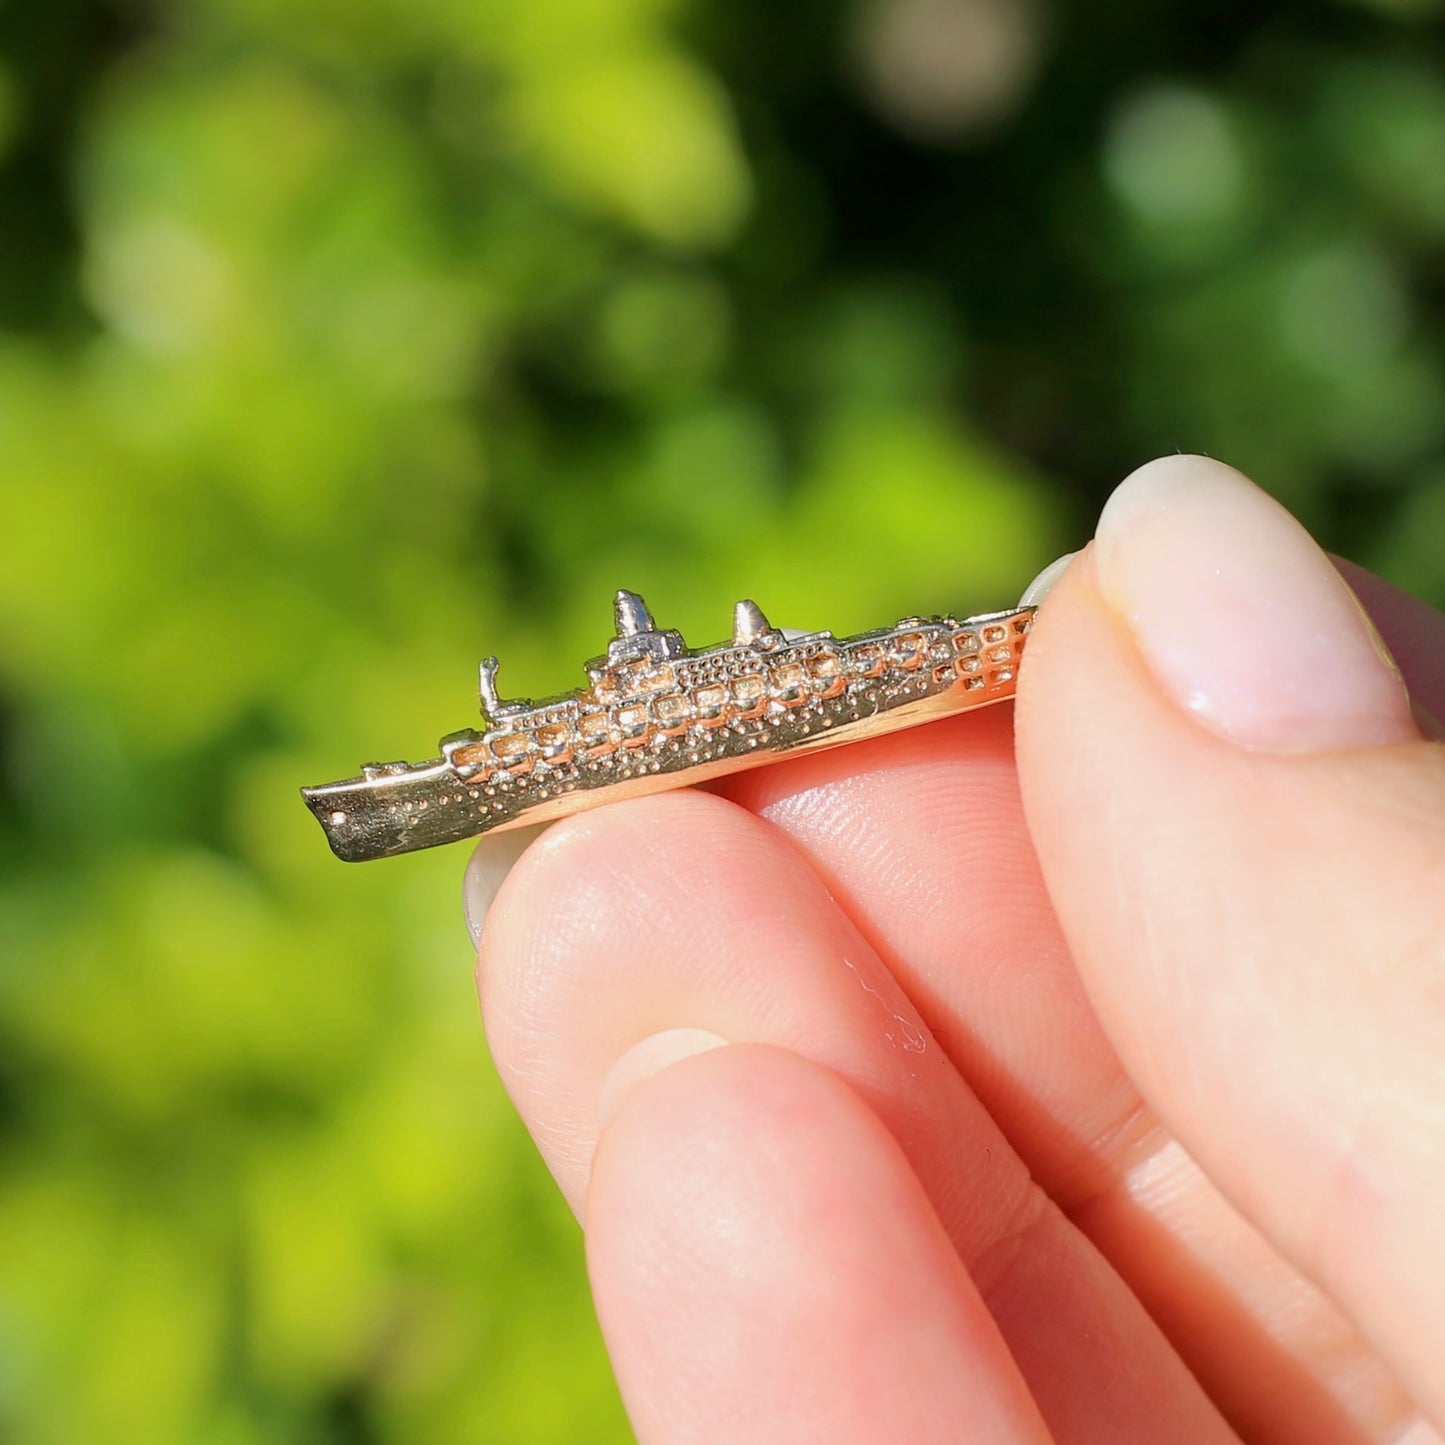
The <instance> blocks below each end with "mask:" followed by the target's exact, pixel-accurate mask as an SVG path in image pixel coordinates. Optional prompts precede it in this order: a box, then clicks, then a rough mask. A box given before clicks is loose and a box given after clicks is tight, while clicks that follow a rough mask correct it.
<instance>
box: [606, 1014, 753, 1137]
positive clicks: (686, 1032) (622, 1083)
mask: <svg viewBox="0 0 1445 1445" xmlns="http://www.w3.org/2000/svg"><path fill="white" fill-rule="evenodd" d="M726 1043H727V1040H726V1039H725V1038H723V1037H722V1035H721V1034H715V1033H712V1032H711V1031H710V1030H708V1029H664V1030H663V1032H662V1033H659V1034H652V1035H650V1036H649V1037H648V1038H645V1039H643V1041H642V1042H641V1043H640V1044H634V1045H633V1046H632V1047H631V1048H630V1049H628V1051H627V1052H626V1053H625V1054H623V1056H622V1057H621V1058H620V1059H618V1061H617V1062H616V1063H615V1064H614V1065H613V1066H612V1072H611V1073H610V1074H608V1076H607V1078H606V1079H605V1080H604V1081H603V1084H602V1095H601V1098H600V1099H599V1101H598V1106H597V1114H598V1128H599V1131H601V1130H604V1129H606V1128H607V1126H608V1124H610V1123H611V1122H612V1120H613V1119H614V1118H616V1116H617V1113H618V1111H619V1110H620V1109H621V1108H622V1106H623V1104H625V1103H626V1102H627V1100H628V1099H629V1098H631V1097H632V1095H633V1094H634V1093H636V1091H637V1089H638V1088H639V1087H640V1086H641V1085H642V1084H644V1083H646V1082H647V1080H648V1079H650V1078H653V1077H654V1076H655V1075H657V1074H660V1073H661V1072H662V1071H663V1070H664V1069H665V1068H668V1067H669V1066H670V1065H672V1064H676V1063H678V1062H680V1061H681V1060H683V1059H687V1058H691V1057H692V1055H694V1054H701V1053H704V1052H706V1051H707V1050H708V1049H717V1048H722V1047H723V1046H724V1045H725V1044H726Z"/></svg>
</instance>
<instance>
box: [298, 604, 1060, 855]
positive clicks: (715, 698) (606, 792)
mask: <svg viewBox="0 0 1445 1445" xmlns="http://www.w3.org/2000/svg"><path fill="white" fill-rule="evenodd" d="M1033 614H1034V609H1033V608H1032V607H1019V608H1015V609H1014V610H1012V611H1009V612H992V613H988V614H987V615H985V616H980V617H969V618H966V619H964V620H963V621H962V622H959V621H957V620H955V619H954V618H951V617H935V618H922V617H907V618H904V620H903V621H901V622H899V623H898V624H897V626H895V627H888V628H883V629H880V630H879V631H876V632H864V633H861V634H859V635H858V636H856V637H834V636H833V634H832V633H831V632H807V633H799V632H793V631H791V630H789V631H784V630H781V629H779V628H776V627H773V626H771V625H770V624H769V622H768V620H767V618H766V617H764V616H763V614H762V611H761V609H760V608H759V607H758V606H757V604H756V603H754V602H747V601H744V602H739V603H738V604H737V607H736V609H735V611H734V622H733V636H732V641H731V642H726V643H723V644H721V645H719V646H717V647H708V648H702V649H699V650H697V651H692V650H690V649H689V648H688V647H687V646H686V644H685V643H684V642H683V640H682V635H681V633H678V632H674V631H659V630H658V629H657V627H656V626H655V625H654V624H653V620H652V614H651V613H650V612H648V610H647V606H646V604H645V603H644V602H643V600H642V598H640V597H639V596H637V594H636V593H633V592H619V593H618V594H617V599H616V619H617V635H616V637H615V638H614V639H613V641H612V642H611V643H610V644H609V645H608V648H607V655H606V656H605V657H600V658H597V659H595V660H594V661H592V662H590V663H588V664H587V679H588V681H587V686H586V687H583V688H579V689H578V690H577V691H575V692H571V693H567V694H564V695H563V696H560V697H555V698H548V699H545V700H543V701H541V702H536V703H533V702H527V701H513V702H503V701H502V700H501V698H499V697H498V695H497V688H496V672H497V660H496V658H494V657H489V658H487V659H486V661H484V662H483V663H482V669H481V698H482V710H483V712H484V714H485V717H486V721H487V724H488V726H487V728H486V730H485V731H484V732H478V731H476V730H475V729H473V728H468V729H466V730H465V731H463V732H458V733H452V734H451V735H450V736H448V737H445V738H443V739H442V740H441V751H442V756H441V757H440V758H437V759H436V760H435V761H432V762H426V763H416V764H409V763H369V764H367V765H366V767H365V768H363V769H362V775H361V776H360V777H359V778H348V779H347V780H346V781H344V782H339V783H325V784H323V785H321V786H320V787H315V788H303V789H302V790H301V793H302V796H303V797H304V798H305V799H306V805H307V807H309V808H310V809H311V811H312V812H313V813H314V814H315V815H316V817H317V820H318V821H319V822H320V824H321V826H322V827H323V828H324V829H325V830H326V836H327V839H328V840H329V841H330V843H331V847H332V851H333V852H335V854H336V856H337V857H338V858H344V859H346V860H347V861H348V862H360V861H362V860H364V859H368V858H387V857H390V856H391V855H393V854H395V853H409V852H411V851H413V850H414V849H418V848H431V847H435V846H436V845H437V844H439V843H452V842H455V841H457V840H459V839H461V838H471V837H475V836H476V835H477V834H480V833H491V832H496V831H499V830H501V829H504V828H514V827H519V826H521V825H522V824H524V823H543V822H548V821H550V820H551V819H554V818H560V817H562V816H564V815H565V814H568V813H575V812H579V811H581V810H582V809H584V808H592V807H597V806H598V805H600V804H602V803H606V802H611V801H612V800H614V799H616V798H623V797H631V796H634V795H637V794H641V793H653V792H660V791H662V790H663V789H666V788H677V787H683V786H685V785H686V784H689V783H696V782H701V781H703V780H704V779H706V778H714V777H717V776H719V775H720V774H723V773H731V772H737V771H740V770H741V769H743V768H752V767H757V766H758V765H760V764H763V763H769V762H773V761H775V760H776V759H777V758H779V757H781V756H785V755H787V754H790V753H796V752H801V751H803V750H805V749H809V748H826V747H834V746H836V745H837V744H839V743H847V742H855V741H857V740H858V739H859V738H864V737H872V736H874V735H875V734H878V733H882V732H889V731H892V730H893V729H896V728H905V727H912V726H914V725H915V724H916V723H921V722H927V721H929V720H930V719H932V718H936V717H942V716H945V715H946V714H948V713H955V712H963V711H966V710H967V709H969V708H975V707H982V706H985V705H986V704H988V703H993V702H1000V701H1002V700H1003V699H1004V698H1007V697H1011V696H1012V695H1013V692H1014V683H1015V679H1016V677H1017V675H1018V663H1019V655H1020V654H1021V653H1022V651H1023V647H1024V641H1025V638H1026V637H1027V635H1028V631H1029V626H1030V624H1031V622H1032V621H1033Z"/></svg>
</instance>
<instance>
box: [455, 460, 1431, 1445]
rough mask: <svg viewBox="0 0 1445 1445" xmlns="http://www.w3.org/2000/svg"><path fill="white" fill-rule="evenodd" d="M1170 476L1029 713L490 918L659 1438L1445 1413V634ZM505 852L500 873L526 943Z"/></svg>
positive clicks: (1109, 1427)
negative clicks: (1356, 596) (1387, 649)
mask: <svg viewBox="0 0 1445 1445" xmlns="http://www.w3.org/2000/svg"><path fill="white" fill-rule="evenodd" d="M1346 571H1347V575H1348V576H1349V578H1350V581H1351V583H1352V584H1353V585H1354V586H1355V587H1356V588H1357V589H1358V591H1359V593H1360V595H1361V597H1362V598H1363V600H1364V602H1365V604H1366V605H1367V606H1368V607H1369V608H1370V610H1371V612H1372V614H1373V616H1374V618H1375V620H1376V623H1377V625H1378V626H1379V628H1380V631H1381V632H1383V634H1384V635H1385V637H1386V638H1387V639H1388V641H1389V643H1390V646H1391V648H1392V649H1393V651H1394V654H1395V657H1396V658H1397V659H1398V662H1399V664H1400V667H1401V668H1402V669H1403V672H1404V675H1405V677H1406V679H1408V682H1409V687H1410V693H1411V694H1412V695H1413V698H1414V700H1415V704H1416V715H1415V718H1414V719H1412V712H1411V702H1410V699H1409V698H1408V697H1407V694H1406V691H1405V688H1404V687H1403V686H1402V685H1401V683H1400V681H1399V678H1398V676H1397V675H1396V673H1395V672H1394V671H1393V670H1392V668H1391V666H1390V665H1389V664H1388V662H1387V660H1385V658H1384V657H1383V656H1382V655H1381V653H1380V651H1379V650H1377V646H1376V643H1375V640H1374V638H1373V636H1372V634H1371V631H1370V629H1369V627H1368V624H1367V623H1366V622H1365V621H1364V618H1363V615H1362V614H1361V613H1360V612H1359V610H1358V609H1357V608H1356V606H1355V603H1354V601H1353V599H1352V597H1351V595H1350V593H1349V592H1348V591H1347V590H1346V589H1345V588H1344V587H1342V586H1340V585H1339V583H1338V578H1337V575H1336V574H1335V572H1334V571H1333V569H1332V568H1331V565H1330V563H1329V562H1328V561H1327V559H1326V558H1325V557H1324V555H1323V554H1322V553H1320V552H1319V551H1318V549H1316V548H1315V547H1314V545H1313V543H1311V542H1310V541H1309V540H1308V538H1307V537H1306V536H1305V534H1304V533H1303V531H1302V530H1301V529H1300V528H1299V527H1298V525H1297V524H1296V523H1294V522H1293V521H1292V520H1291V519H1290V518H1288V516H1287V515H1286V514H1285V513H1283V512H1282V511H1281V509H1280V508H1278V507H1277V506H1276V505H1275V504H1274V503H1273V502H1271V501H1269V500H1268V499H1267V498H1265V497H1264V496H1263V495H1262V494H1261V493H1259V492H1257V491H1256V490H1255V489H1254V488H1253V487H1252V486H1250V485H1249V484H1248V483H1247V482H1245V481H1244V480H1243V479H1242V478H1240V477H1239V476H1238V474H1237V473H1234V472H1231V471H1229V470H1228V469H1227V468H1224V467H1221V466H1219V465H1217V464H1215V463H1212V462H1208V461H1204V460H1201V459H1197V458H1187V457H1177V458H1169V459H1166V460H1164V461H1161V462H1156V463H1153V464H1152V465H1151V466H1149V467H1146V468H1144V469H1143V470H1142V471H1141V472H1139V473H1136V474H1135V475H1134V476H1133V477H1132V478H1131V479H1130V480H1129V481H1128V482H1126V483H1125V484H1124V485H1123V486H1122V487H1121V488H1120V489H1119V491H1118V492H1117V493H1116V494H1115V496H1114V498H1113V499H1112V500H1111V501H1110V503H1109V506H1108V508H1107V509H1106V511H1105V513H1104V517H1103V519H1102V520H1101V524H1100V528H1099V533H1098V537H1097V539H1096V541H1095V543H1094V544H1093V545H1092V546H1091V547H1089V548H1088V549H1086V550H1085V551H1084V552H1083V553H1081V554H1080V555H1079V557H1078V558H1076V559H1075V560H1074V561H1073V562H1072V563H1071V564H1070V565H1069V566H1068V567H1067V569H1066V570H1065V571H1064V573H1063V575H1062V577H1061V578H1060V580H1059V581H1058V582H1057V585H1056V586H1055V587H1054V589H1053V590H1052V592H1051V593H1050V594H1049V597H1048V601H1047V605H1046V606H1044V607H1043V609H1042V611H1041V612H1040V615H1039V618H1038V621H1037V624H1036V626H1035V630H1034V635H1033V637H1032V639H1031V641H1030V645H1029V652H1028V655H1027V657H1026V659H1025V664H1024V667H1023V669H1022V673H1021V677H1020V684H1019V698H1018V703H1017V710H1016V714H1015V712H1014V711H1012V710H1008V709H1002V708H1000V709H990V710H988V711H986V712H983V713H975V714H971V715H964V716H960V717H956V718H952V719H948V720H945V721H942V722H938V723H934V724H931V725H928V726H926V727H920V728H916V729H913V730H910V731H907V732H903V733H897V734H893V735H890V736H887V737H884V738H880V739H877V740H874V741H871V742H866V743H859V744H855V745H853V746H850V747H846V748H840V749H837V750H834V751H831V752H827V753H823V754H817V755H811V756H806V757H803V758H799V759H797V760H794V761H791V762H783V763H779V764H777V765H775V766H772V767H768V768H765V769H760V770H757V771H755V772H750V773H744V774H741V775H739V776H737V777H734V778H732V779H729V780H727V782H726V784H725V785H722V786H719V787H718V788H716V790H715V792H713V793H708V792H699V791H681V792H675V793H669V794H663V795H660V796H656V797H653V798H647V799H640V800H636V801H631V802H625V803H620V804H617V805H614V806H611V807H607V808H603V809H600V810H598V811H596V812H592V813H587V814H583V815H581V816H578V817H575V818H572V819H569V820H567V821H565V822H562V823H559V824H556V825H555V826H553V827H552V828H551V829H549V830H548V831H547V832H546V834H545V836H544V837H543V838H541V839H540V840H538V841H536V842H535V843H533V844H532V845H531V846H530V847H528V848H527V849H526V851H525V852H524V853H523V854H522V856H521V859H520V861H519V862H518V863H517V865H516V866H515V867H514V868H513V869H512V871H511V873H510V875H509V876H508V877H507V878H506V880H505V882H504V883H503V884H502V886H501V889H500V893H499V894H498V896H497V898H496V902H495V905H494V906H493V907H492V908H491V911H490V913H488V914H487V916H486V924H485V928H484V930H483V931H482V937H481V946H480V954H479V962H478V977H479V986H480V990H481V996H482V1002H483V1014H484V1019H485V1022H486V1027H487V1035H488V1039H489V1041H490V1044H491V1047H492V1050H493V1053H494V1056H495V1058H496V1062H497V1066H498V1068H499V1069H500V1071H501V1074H502V1077H503V1079H504V1081H505V1083H506V1086H507V1088H508V1089H509V1091H510V1092H511V1095H512V1098H513V1099H514V1101H515V1102H516V1105H517V1107H518V1109H519V1111H520V1112H521V1115H522V1117H523V1119H524V1120H525V1121H526V1124H527V1127H528V1128H529V1129H530V1130H531V1132H532V1134H533V1136H534V1138H535V1139H536V1141H537V1143H538V1146H539V1148H540V1149H541V1151H542V1154H543V1156H544V1158H545V1159H546V1161H547V1163H548V1165H549V1167H550V1168H551V1170H552V1172H553V1174H554V1175H555V1176H556V1178H557V1181H558V1183H559V1185H560V1186H561V1188H562V1190H563V1193H564V1194H565V1195H566V1197H567V1199H568V1200H569V1201H570V1202H571V1204H572V1207H573V1208H574V1210H575V1211H576V1212H577V1215H578V1217H579V1218H580V1219H581V1220H582V1221H583V1222H584V1224H585V1226H586V1230H587V1255H588V1266H589V1271H590V1274H591V1278H592V1285H593V1290H594V1294H595V1297H596V1302H597V1308H598V1313H599V1316H600V1319H601V1323H602V1328H603V1332H604V1335H605V1337H606V1340H607V1343H608V1347H609V1350H610V1352H611V1355H612V1359H613V1362H614V1365H615V1368H616V1370H617V1374H618V1379H619V1382H620V1385H621V1389H622V1393H623V1396H624V1399H625V1401H626V1404H627V1407H628V1410H629V1413H630V1415H631V1418H632V1420H633V1422H634V1425H635V1428H636V1430H637V1433H638V1435H639V1437H640V1438H641V1439H642V1440H643V1441H647V1442H652V1441H665V1442H673V1441H682V1440H687V1441H698V1442H727V1445H740V1442H744V1441H807V1442H815V1441H827V1442H830V1445H839V1442H854V1441H856V1442H889V1445H891V1442H894V1441H904V1440H907V1441H909V1442H927V1441H940V1442H942V1441H959V1440H965V1439H966V1440H968V1441H970V1442H983V1441H1009V1442H1015V1441H1018V1442H1026V1441H1027V1442H1032V1441H1045V1440H1050V1439H1052V1440H1054V1441H1056V1442H1059V1445H1076V1442H1108V1445H1121V1442H1126V1445H1133V1442H1148V1445H1155V1442H1173V1441H1180V1442H1190V1445H1195V1442H1213V1441H1230V1440H1245V1441H1250V1442H1255V1441H1258V1442H1268V1445H1276V1442H1279V1445H1284V1442H1301V1445H1304V1442H1308V1445H1359V1442H1365V1441H1386V1440H1389V1441H1406V1440H1408V1441H1409V1442H1410V1445H1425V1442H1434V1441H1438V1440H1439V1439H1440V1438H1441V1437H1440V1436H1439V1435H1438V1434H1437V1433H1436V1431H1435V1429H1432V1427H1431V1426H1430V1425H1429V1424H1427V1423H1426V1419H1427V1417H1428V1418H1431V1419H1433V1420H1434V1422H1435V1425H1436V1426H1437V1427H1438V1426H1442V1425H1445V748H1442V747H1440V746H1439V745H1438V743H1437V742H1433V741H1428V740H1426V739H1425V738H1424V737H1422V729H1423V730H1424V731H1425V732H1427V733H1431V734H1433V735H1434V736H1436V737H1438V736H1439V735H1440V734H1439V729H1438V724H1436V723H1435V722H1434V720H1433V718H1432V717H1431V716H1430V715H1429V714H1430V713H1435V714H1445V617H1441V616H1440V615H1439V614H1437V613H1434V612H1433V611H1431V610H1430V609H1428V608H1426V607H1424V606H1423V605H1422V604H1420V603H1418V602H1415V601H1413V600H1412V599H1410V598H1407V597H1405V596H1404V595H1403V594H1400V593H1398V592H1396V591H1394V589H1392V588H1390V587H1389V586H1388V585H1387V584H1384V583H1382V582H1380V581H1379V580H1378V579H1374V578H1371V577H1370V576H1369V575H1368V574H1365V573H1362V572H1360V571H1359V570H1358V569H1348V568H1347V569H1346ZM509 846H510V845H509V844H508V842H507V839H506V838H503V839H498V840H492V841H490V842H484V843H483V844H482V845H481V847H480V848H479V849H478V853H477V856H476V858H475V859H474V862H473V865H472V868H471V869H470V870H469V875H468V887H469V894H470V897H469V909H470V912H471V916H472V917H473V918H474V919H479V918H480V917H481V915H482V914H483V913H484V912H485V910H486V903H487V901H488V899H489V896H490V893H491V892H492V890H493V889H494V888H495V886H496V884H495V875H496V873H497V871H498V869H499V864H500V861H501V860H502V859H503V858H505V857H506V856H507V854H508V851H509Z"/></svg>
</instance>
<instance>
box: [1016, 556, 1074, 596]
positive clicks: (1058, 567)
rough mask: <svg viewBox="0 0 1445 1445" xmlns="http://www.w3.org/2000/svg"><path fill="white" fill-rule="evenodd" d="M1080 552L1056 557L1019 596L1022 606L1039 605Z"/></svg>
mask: <svg viewBox="0 0 1445 1445" xmlns="http://www.w3.org/2000/svg"><path fill="white" fill-rule="evenodd" d="M1078 555H1079V554H1078V553H1077V552H1065V553H1064V555H1063V556H1062V557H1055V558H1054V560H1053V561H1052V562H1050V563H1049V565H1048V566H1047V567H1045V568H1044V570H1043V571H1042V572H1040V573H1039V575H1038V576H1037V577H1035V578H1034V580H1033V581H1032V582H1030V583H1029V585H1028V586H1027V587H1025V588H1024V594H1023V596H1022V597H1020V598H1019V606H1020V607H1038V606H1039V605H1041V604H1042V602H1043V600H1044V598H1045V597H1047V596H1048V595H1049V593H1050V592H1052V591H1053V590H1054V583H1055V582H1057V581H1058V580H1059V578H1060V577H1062V576H1063V575H1064V573H1065V572H1067V571H1068V568H1069V563H1070V562H1072V561H1073V560H1074V558H1075V557H1077V556H1078Z"/></svg>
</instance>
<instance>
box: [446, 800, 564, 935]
mask: <svg viewBox="0 0 1445 1445" xmlns="http://www.w3.org/2000/svg"><path fill="white" fill-rule="evenodd" d="M550 826H551V825H550V824H548V823H538V824H535V825H534V826H532V827H530V828H511V829H508V831H507V832H505V833H494V834H492V835H491V836H490V837H486V838H483V839H482V840H481V842H479V843H478V844H477V846H476V848H475V849H474V850H473V851H472V856H471V859H470V861H469V862H468V863H467V871H466V875H465V876H464V877H463V879H462V913H463V915H464V916H465V917H466V920H467V932H468V933H469V934H470V935H471V939H472V947H473V948H475V947H476V946H477V941H478V940H479V939H480V938H481V936H482V924H483V923H485V922H486V921H487V911H488V910H489V909H490V908H491V906H492V902H493V900H494V899H495V898H496V896H497V890H498V889H499V888H500V887H501V886H502V880H503V879H504V878H505V877H506V876H507V874H508V873H510V872H511V871H512V865H513V864H514V863H516V861H517V859H518V858H520V857H521V856H522V853H523V851H524V850H525V848H526V847H527V845H528V844H529V843H530V842H531V841H532V839H533V838H536V837H538V836H539V835H540V834H541V833H543V832H544V831H545V830H546V829H547V828H548V827H550Z"/></svg>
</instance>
